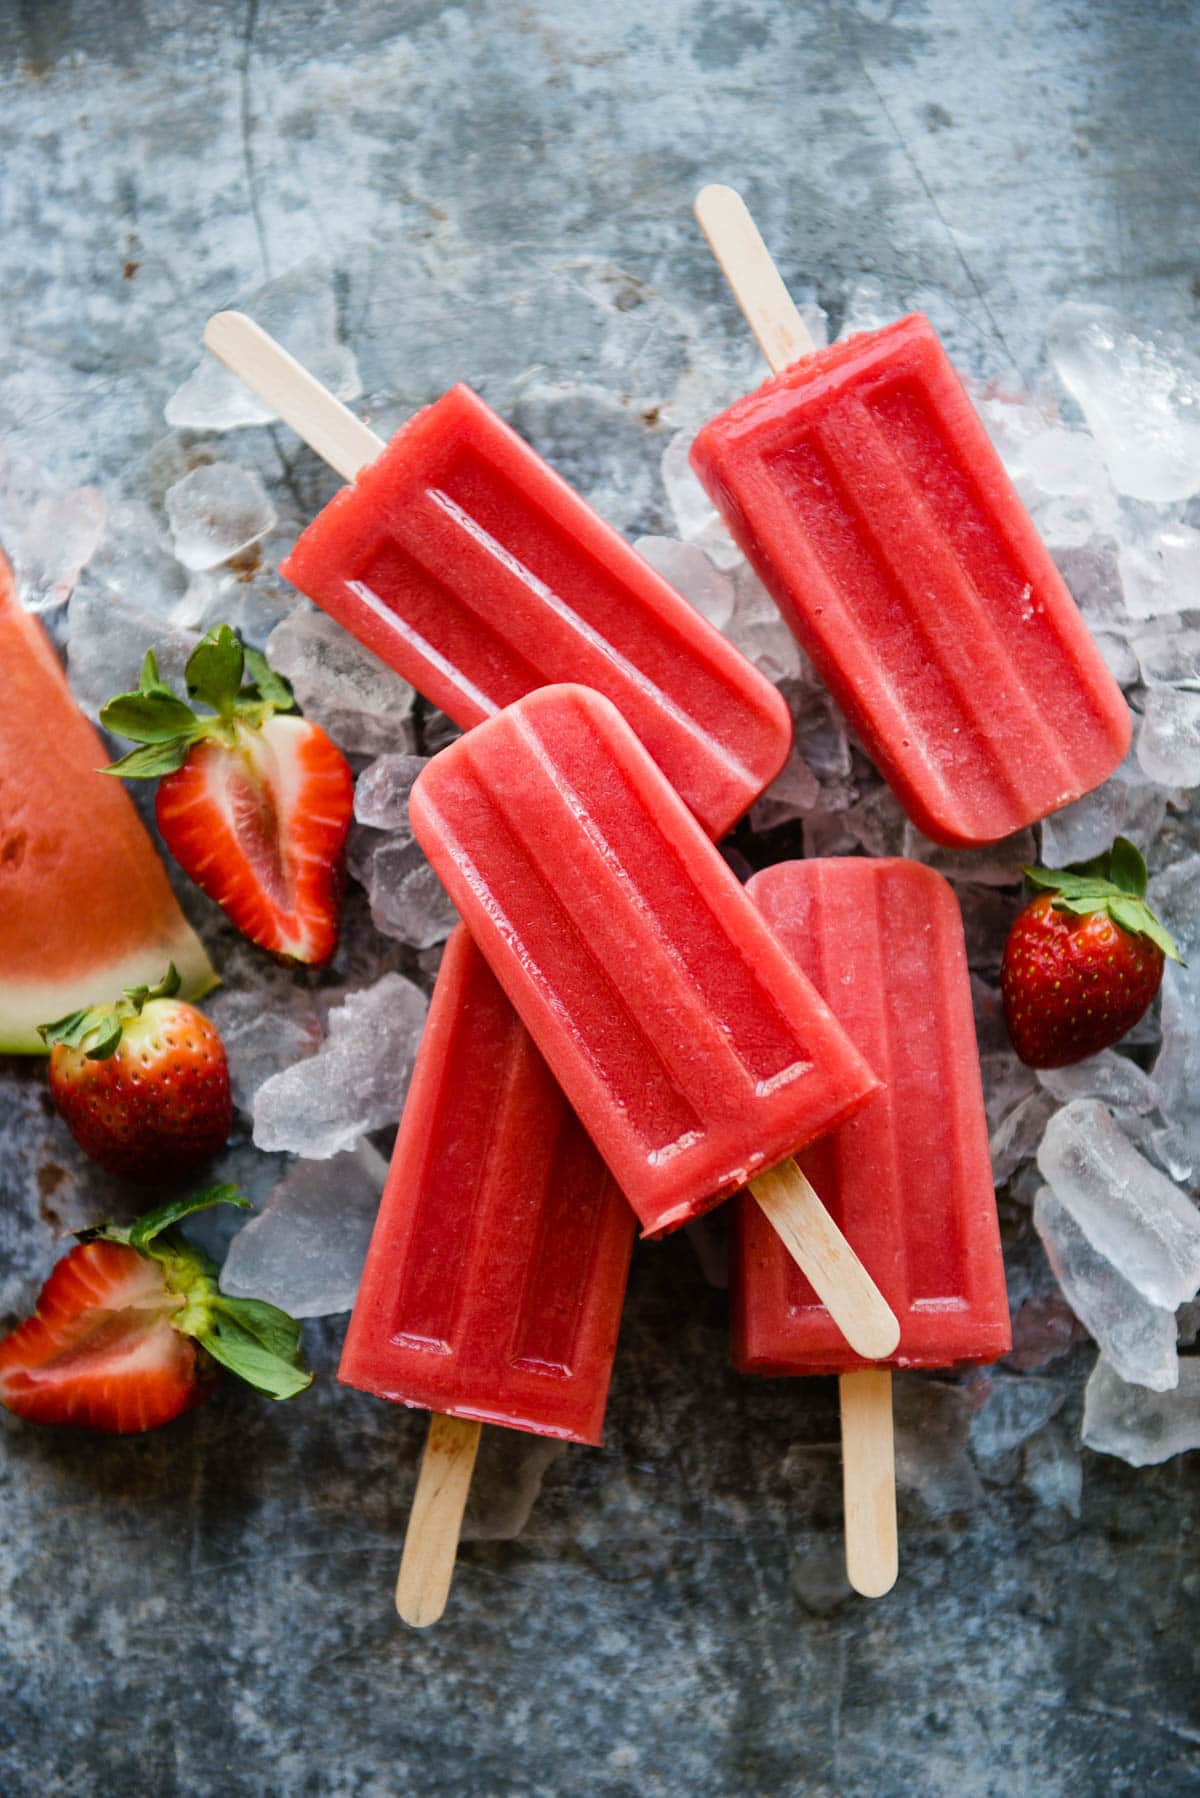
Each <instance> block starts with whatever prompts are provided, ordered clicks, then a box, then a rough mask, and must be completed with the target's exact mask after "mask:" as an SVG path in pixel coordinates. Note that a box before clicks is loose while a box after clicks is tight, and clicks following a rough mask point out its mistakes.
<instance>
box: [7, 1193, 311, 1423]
mask: <svg viewBox="0 0 1200 1798" xmlns="http://www.w3.org/2000/svg"><path fill="white" fill-rule="evenodd" d="M226 1204H228V1205H238V1206H242V1207H245V1206H246V1204H247V1200H245V1199H244V1198H243V1197H242V1196H241V1194H240V1193H239V1192H237V1191H236V1190H235V1189H234V1188H233V1187H232V1186H214V1187H211V1188H209V1190H208V1191H206V1192H201V1193H196V1194H194V1195H193V1196H192V1197H190V1198H186V1199H177V1200H173V1201H172V1202H171V1203H170V1204H168V1205H163V1206H160V1207H159V1208H158V1209H157V1210H155V1211H151V1212H149V1213H148V1214H147V1215H146V1216H145V1217H143V1218H139V1220H138V1222H137V1223H136V1224H134V1225H132V1227H130V1228H128V1229H124V1228H119V1227H117V1226H114V1225H111V1224H109V1225H106V1226H104V1227H103V1228H102V1229H99V1230H89V1231H86V1232H85V1240H84V1241H83V1242H81V1243H80V1244H79V1246H78V1247H77V1248H73V1249H72V1250H71V1252H70V1254H69V1255H67V1256H65V1257H64V1259H63V1260H61V1261H60V1262H59V1263H58V1266H57V1267H56V1268H55V1269H54V1271H53V1272H52V1273H51V1275H50V1278H49V1279H48V1280H47V1281H46V1284H45V1285H44V1286H43V1287H42V1290H41V1292H40V1293H39V1294H38V1301H37V1308H36V1310H35V1311H34V1314H33V1316H32V1317H27V1318H26V1319H25V1322H24V1323H22V1324H18V1325H17V1327H16V1329H15V1330H13V1331H11V1332H10V1334H9V1335H7V1336H6V1337H4V1338H3V1340H0V1405H4V1406H6V1407H7V1409H8V1410H10V1411H13V1412H15V1413H16V1414H17V1416H18V1417H26V1418H29V1419H30V1420H31V1421H32V1422H34V1423H66V1424H78V1425H81V1426H82V1427H84V1428H86V1429H92V1430H104V1431H106V1432H108V1433H110V1434H114V1435H127V1434H129V1433H130V1432H132V1431H136V1430H152V1429H155V1428H157V1426H158V1425H159V1424H163V1423H170V1422H171V1420H172V1418H175V1417H179V1416H181V1415H182V1414H183V1412H185V1411H190V1410H191V1409H192V1408H193V1406H195V1405H199V1404H202V1403H203V1402H204V1400H205V1399H206V1398H207V1397H208V1396H209V1394H210V1393H211V1392H212V1390H213V1388H214V1386H215V1385H216V1382H217V1380H218V1379H219V1378H220V1374H221V1369H222V1368H223V1367H224V1368H228V1369H229V1371H230V1372H231V1373H236V1374H238V1375H240V1376H241V1378H242V1379H244V1380H246V1381H248V1382H249V1384H250V1385H252V1386H254V1387H256V1388H257V1389H258V1391H260V1392H265V1393H266V1394H267V1396H268V1397H269V1398H277V1399H284V1398H293V1397H295V1395H296V1394H297V1393H298V1392H303V1391H304V1390H305V1388H306V1387H308V1386H310V1385H311V1384H312V1375H311V1374H310V1373H308V1372H306V1371H305V1368H304V1366H303V1364H302V1357H301V1352H300V1326H299V1324H297V1323H296V1321H295V1319H294V1318H291V1317H289V1316H288V1315H287V1313H286V1311H280V1310H277V1308H276V1307H275V1306H274V1305H268V1304H266V1303H265V1302H264V1301H263V1300H261V1299H234V1298H227V1297H226V1296H225V1294H224V1293H223V1292H221V1291H220V1289H219V1288H218V1285H217V1270H216V1268H215V1266H214V1265H213V1263H212V1262H211V1261H210V1260H209V1258H208V1256H207V1255H205V1254H204V1253H203V1251H202V1250H200V1249H198V1248H197V1247H196V1246H195V1244H194V1243H191V1242H189V1241H188V1240H187V1238H186V1237H185V1236H183V1235H181V1234H180V1232H179V1231H178V1230H176V1229H175V1228H174V1226H175V1224H177V1223H178V1221H179V1219H180V1218H181V1217H186V1216H187V1215H188V1214H189V1213H190V1212H193V1211H201V1210H203V1209H204V1208H205V1207H206V1206H209V1205H226Z"/></svg>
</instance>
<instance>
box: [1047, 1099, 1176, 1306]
mask: <svg viewBox="0 0 1200 1798" xmlns="http://www.w3.org/2000/svg"><path fill="white" fill-rule="evenodd" d="M1037 1161H1038V1167H1039V1168H1040V1169H1041V1172H1042V1176H1043V1178H1044V1179H1045V1180H1047V1181H1048V1182H1049V1184H1050V1185H1051V1187H1053V1189H1054V1192H1055V1194H1056V1196H1057V1197H1058V1198H1059V1199H1060V1200H1061V1201H1062V1203H1063V1205H1064V1206H1065V1207H1066V1209H1067V1210H1068V1211H1069V1212H1070V1214H1071V1216H1072V1218H1073V1219H1074V1221H1075V1223H1076V1224H1078V1226H1079V1228H1080V1229H1081V1230H1082V1231H1083V1233H1084V1235H1085V1236H1086V1237H1087V1239H1088V1241H1089V1242H1090V1243H1091V1245H1092V1247H1093V1248H1094V1249H1096V1250H1098V1251H1099V1253H1100V1254H1101V1255H1103V1256H1104V1258H1105V1260H1107V1261H1109V1262H1111V1263H1112V1265H1113V1266H1114V1267H1119V1268H1120V1269H1121V1271H1122V1273H1123V1274H1124V1275H1125V1277H1126V1279H1127V1280H1129V1281H1130V1282H1131V1284H1132V1285H1133V1286H1135V1287H1136V1288H1137V1290H1138V1292H1140V1293H1141V1294H1142V1296H1143V1298H1146V1299H1149V1301H1150V1302H1151V1304H1154V1305H1160V1306H1164V1307H1166V1308H1168V1309H1170V1310H1171V1311H1174V1310H1175V1308H1176V1307H1177V1306H1178V1305H1181V1304H1182V1303H1183V1301H1184V1300H1185V1299H1190V1298H1194V1297H1195V1296H1196V1293H1197V1292H1198V1291H1200V1214H1198V1213H1197V1211H1196V1207H1195V1206H1194V1205H1193V1204H1192V1203H1191V1201H1190V1199H1188V1198H1187V1197H1185V1195H1184V1194H1183V1193H1181V1192H1180V1191H1179V1189H1178V1187H1176V1186H1174V1185H1172V1183H1171V1181H1170V1180H1168V1179H1167V1177H1166V1175H1165V1174H1161V1173H1160V1172H1159V1171H1158V1169H1157V1168H1154V1167H1151V1165H1150V1163H1149V1162H1148V1161H1147V1160H1145V1158H1144V1157H1143V1156H1141V1155H1139V1154H1138V1152H1137V1150H1136V1149H1135V1148H1134V1147H1133V1144H1132V1143H1131V1142H1130V1141H1129V1139H1128V1138H1127V1137H1126V1136H1125V1135H1124V1134H1123V1132H1122V1131H1121V1130H1120V1128H1119V1127H1118V1125H1117V1123H1116V1122H1115V1120H1114V1119H1113V1117H1112V1115H1111V1114H1110V1112H1109V1111H1108V1110H1107V1108H1106V1107H1105V1106H1104V1105H1102V1104H1101V1103H1100V1102H1099V1101H1098V1100H1096V1099H1076V1100H1074V1101H1073V1102H1072V1103H1071V1104H1070V1105H1066V1106H1064V1107H1063V1109H1062V1110H1061V1111H1059V1112H1057V1113H1056V1114H1055V1116H1054V1117H1052V1118H1051V1120H1050V1122H1049V1124H1048V1125H1047V1127H1046V1134H1045V1136H1044V1137H1043V1138H1042V1144H1041V1147H1040V1149H1039V1150H1038V1157H1037Z"/></svg>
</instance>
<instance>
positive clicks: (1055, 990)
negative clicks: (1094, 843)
mask: <svg viewBox="0 0 1200 1798" xmlns="http://www.w3.org/2000/svg"><path fill="white" fill-rule="evenodd" d="M1025 875H1026V878H1027V879H1028V880H1030V881H1031V882H1032V883H1033V885H1034V886H1037V887H1043V888H1045V889H1046V891H1044V892H1042V893H1039V894H1038V897H1037V898H1036V899H1033V900H1031V901H1030V903H1029V904H1028V905H1027V906H1026V907H1025V909H1024V911H1022V912H1020V913H1019V914H1018V916H1017V919H1016V922H1015V923H1014V924H1013V927H1012V930H1011V931H1010V932H1009V936H1008V941H1007V943H1006V944H1005V946H1004V959H1003V962H1002V964H1001V968H1000V990H1001V994H1002V996H1003V999H1004V1019H1005V1022H1006V1023H1007V1025H1008V1034H1009V1036H1010V1037H1011V1038H1012V1043H1013V1047H1014V1049H1015V1050H1016V1051H1017V1054H1018V1055H1019V1056H1020V1058H1021V1060H1022V1061H1023V1062H1025V1063H1026V1064H1027V1065H1028V1066H1029V1067H1031V1068H1061V1067H1065V1066H1066V1065H1067V1064H1068V1063H1069V1062H1073V1061H1083V1060H1084V1059H1085V1058H1086V1057H1087V1056H1089V1055H1095V1054H1097V1053H1098V1052H1099V1051H1100V1050H1101V1049H1107V1048H1108V1047H1109V1045H1110V1044H1112V1043H1115V1042H1117V1041H1118V1040H1119V1039H1120V1038H1121V1037H1123V1036H1124V1035H1125V1032H1126V1031H1127V1030H1132V1028H1133V1026H1134V1025H1135V1024H1136V1023H1137V1021H1138V1019H1139V1018H1140V1017H1141V1016H1142V1013H1143V1012H1144V1011H1145V1010H1146V1009H1147V1007H1148V1006H1149V1004H1150V1001H1151V1000H1152V999H1153V997H1154V995H1155V993H1156V992H1157V991H1158V989H1159V985H1160V983H1161V981H1162V975H1163V967H1164V965H1165V960H1166V957H1168V956H1170V957H1171V959H1172V960H1173V961H1178V960H1179V959H1180V957H1179V951H1178V949H1177V948H1176V947H1175V944H1174V942H1173V941H1172V939H1171V937H1170V936H1169V934H1168V933H1167V931H1165V930H1164V929H1163V927H1162V925H1161V924H1160V923H1159V921H1158V919H1157V918H1156V917H1155V916H1154V913H1153V912H1152V911H1151V910H1150V907H1149V906H1148V905H1147V903H1146V898H1145V893H1146V864H1145V861H1144V860H1143V859H1142V855H1141V853H1140V851H1139V850H1138V849H1136V848H1135V847H1134V845H1133V844H1132V843H1131V842H1130V841H1129V839H1128V838H1127V837H1118V838H1117V840H1116V842H1115V843H1114V844H1113V846H1112V848H1111V849H1110V850H1109V851H1108V852H1107V853H1106V854H1105V855H1101V856H1097V857H1096V859H1095V860H1094V861H1090V862H1082V863H1079V864H1078V865H1077V866H1075V867H1071V868H1057V869H1056V868H1026V869H1025Z"/></svg>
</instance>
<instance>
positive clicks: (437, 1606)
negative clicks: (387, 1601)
mask: <svg viewBox="0 0 1200 1798" xmlns="http://www.w3.org/2000/svg"><path fill="white" fill-rule="evenodd" d="M448 1597H449V1588H447V1590H446V1591H445V1592H443V1593H441V1594H440V1596H438V1597H435V1598H432V1599H430V1598H429V1597H428V1595H427V1594H426V1593H425V1592H423V1591H420V1590H417V1591H415V1592H412V1591H410V1590H409V1589H408V1582H407V1581H406V1580H405V1577H404V1570H403V1568H401V1571H400V1577H399V1578H398V1579H397V1581H396V1615H397V1616H398V1617H399V1619H400V1621H401V1623H407V1624H408V1626H409V1628H410V1629H428V1628H429V1625H430V1624H431V1623H437V1622H438V1621H439V1619H440V1618H441V1617H442V1616H443V1614H444V1613H445V1609H446V1600H447V1598H448Z"/></svg>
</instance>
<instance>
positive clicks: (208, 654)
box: [184, 624, 245, 717]
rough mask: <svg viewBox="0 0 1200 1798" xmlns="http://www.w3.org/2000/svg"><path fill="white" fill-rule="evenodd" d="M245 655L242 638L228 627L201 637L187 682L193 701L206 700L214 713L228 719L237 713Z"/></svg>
mask: <svg viewBox="0 0 1200 1798" xmlns="http://www.w3.org/2000/svg"><path fill="white" fill-rule="evenodd" d="M244 665H245V651H244V650H243V648H242V643H241V639H240V637H238V635H237V633H236V632H235V631H233V630H231V629H230V627H229V625H227V624H219V625H217V626H216V628H215V629H214V630H211V631H209V633H208V635H207V636H205V637H201V639H200V641H199V643H197V645H196V647H195V649H193V651H192V653H191V655H190V656H189V657H188V664H187V668H186V669H185V670H184V679H185V681H186V682H187V690H188V692H189V694H190V695H191V697H192V698H193V699H200V700H203V702H204V704H205V705H210V706H211V707H212V709H213V711H214V712H218V713H220V714H221V716H222V717H227V716H228V715H229V714H230V713H231V712H232V711H233V709H234V705H235V703H236V701H237V698H238V694H239V692H240V690H241V685H242V670H243V668H244Z"/></svg>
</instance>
